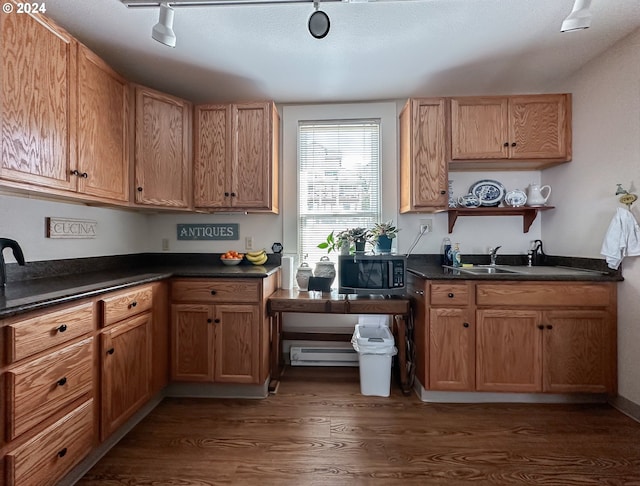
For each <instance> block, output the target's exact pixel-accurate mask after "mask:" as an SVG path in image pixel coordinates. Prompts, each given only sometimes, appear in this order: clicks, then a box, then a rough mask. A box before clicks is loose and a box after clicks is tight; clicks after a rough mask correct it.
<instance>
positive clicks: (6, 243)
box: [0, 238, 24, 291]
mask: <svg viewBox="0 0 640 486" xmlns="http://www.w3.org/2000/svg"><path fill="white" fill-rule="evenodd" d="M5 248H11V250H12V251H13V256H14V257H15V259H16V261H17V262H18V265H24V254H23V253H22V248H20V245H18V242H17V241H15V240H10V239H9V238H0V291H2V289H4V286H5V284H6V283H7V269H6V268H5V264H4V256H3V253H4V249H5Z"/></svg>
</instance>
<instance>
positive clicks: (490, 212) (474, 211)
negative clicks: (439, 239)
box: [447, 206, 554, 233]
mask: <svg viewBox="0 0 640 486" xmlns="http://www.w3.org/2000/svg"><path fill="white" fill-rule="evenodd" d="M547 209H554V207H553V206H539V207H529V206H523V207H521V208H511V207H479V208H456V209H448V210H447V212H448V213H449V233H451V232H452V231H453V227H454V226H455V224H456V220H457V219H458V216H522V223H523V227H522V232H523V233H528V232H529V228H530V227H531V224H532V223H533V221H534V220H535V219H536V217H537V216H538V211H546V210H547Z"/></svg>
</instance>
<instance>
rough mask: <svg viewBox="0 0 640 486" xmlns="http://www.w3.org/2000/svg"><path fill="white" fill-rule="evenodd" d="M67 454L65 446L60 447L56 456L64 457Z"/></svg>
mask: <svg viewBox="0 0 640 486" xmlns="http://www.w3.org/2000/svg"><path fill="white" fill-rule="evenodd" d="M66 455H67V448H66V447H65V448H64V449H60V450H59V451H58V457H64V456H66Z"/></svg>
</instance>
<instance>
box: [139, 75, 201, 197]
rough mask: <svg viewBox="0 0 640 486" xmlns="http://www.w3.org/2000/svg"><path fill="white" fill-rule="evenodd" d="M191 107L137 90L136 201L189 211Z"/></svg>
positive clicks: (152, 91) (153, 92)
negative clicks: (187, 209)
mask: <svg viewBox="0 0 640 486" xmlns="http://www.w3.org/2000/svg"><path fill="white" fill-rule="evenodd" d="M190 117H191V105H190V104H189V103H187V102H186V101H184V100H180V99H178V98H174V97H173V96H169V95H165V94H163V93H159V92H157V91H154V90H151V89H148V88H143V87H138V88H137V89H136V125H135V136H136V141H135V162H134V164H135V201H136V203H137V204H144V205H151V206H162V207H171V208H189V207H190V204H191V190H192V189H191V163H190V159H191V156H190V147H191V142H190V132H191V126H190V121H189V120H190Z"/></svg>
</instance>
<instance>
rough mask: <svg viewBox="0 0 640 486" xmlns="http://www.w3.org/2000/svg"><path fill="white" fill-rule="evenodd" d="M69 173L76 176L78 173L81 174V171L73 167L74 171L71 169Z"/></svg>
mask: <svg viewBox="0 0 640 486" xmlns="http://www.w3.org/2000/svg"><path fill="white" fill-rule="evenodd" d="M69 173H70V174H71V175H74V176H78V175H80V172H78V170H77V169H73V170H72V171H70V172H69Z"/></svg>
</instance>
